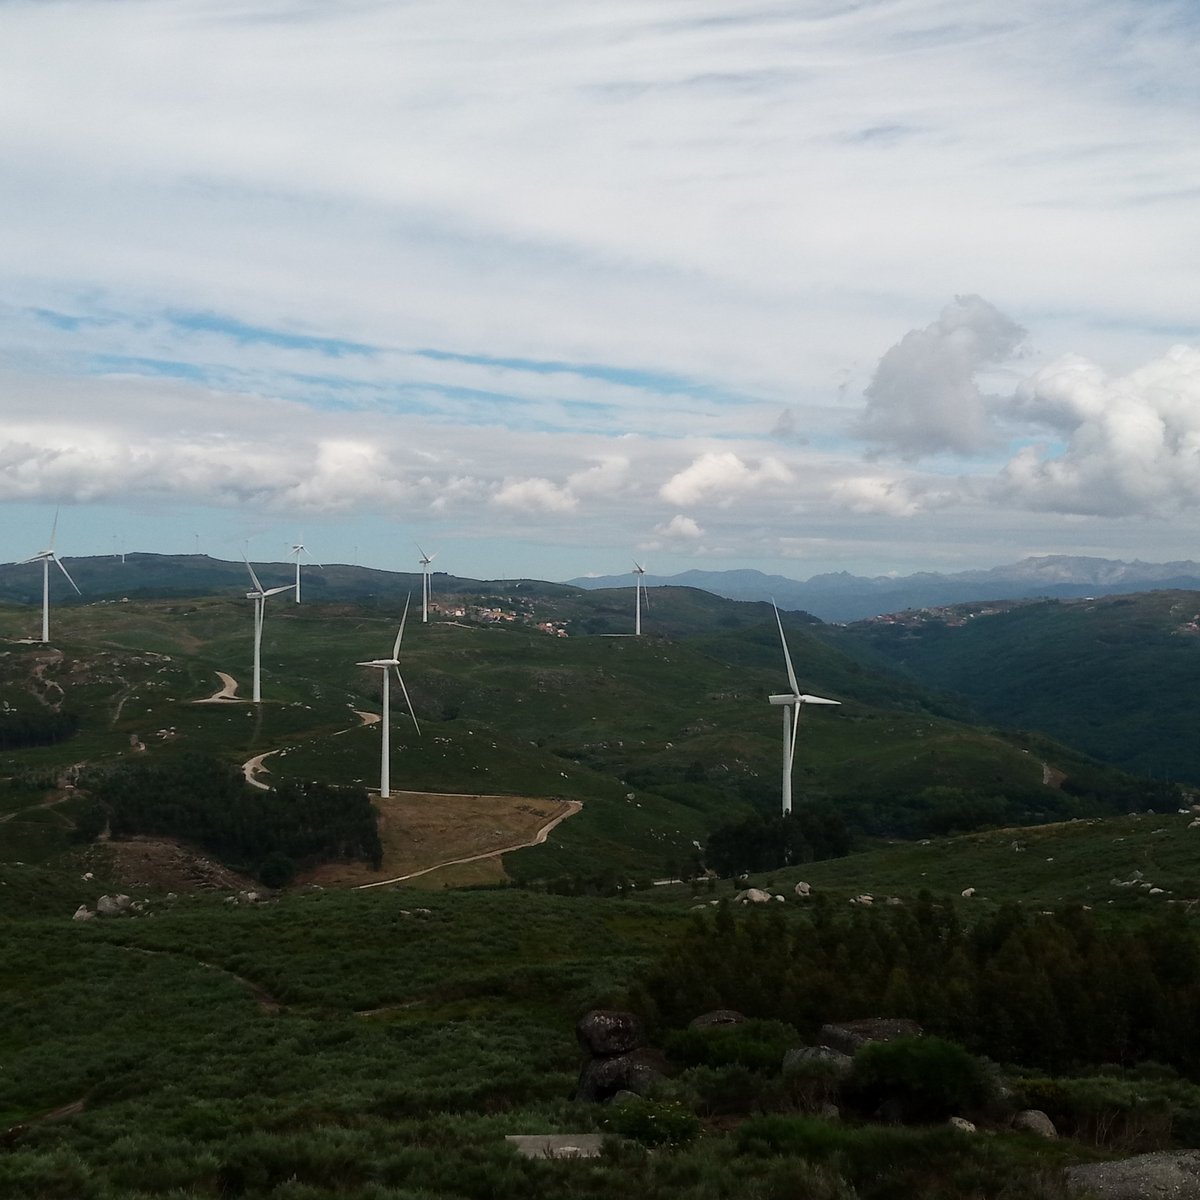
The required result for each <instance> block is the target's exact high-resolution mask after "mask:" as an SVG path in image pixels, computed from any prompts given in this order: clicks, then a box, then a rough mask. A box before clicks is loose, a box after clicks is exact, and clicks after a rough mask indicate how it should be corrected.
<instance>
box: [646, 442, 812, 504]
mask: <svg viewBox="0 0 1200 1200" xmlns="http://www.w3.org/2000/svg"><path fill="white" fill-rule="evenodd" d="M791 481H792V473H791V471H790V470H788V468H787V467H786V466H785V465H784V463H782V462H781V461H780V460H779V459H778V458H774V457H770V456H768V457H764V458H762V459H760V460H759V462H758V465H757V466H750V465H748V464H747V463H746V462H744V461H743V460H742V459H741V458H739V457H738V456H737V455H736V454H734V453H733V452H732V451H728V450H727V451H724V452H721V453H716V452H709V453H707V454H701V455H700V457H699V458H697V459H696V460H695V461H694V462H692V463H691V465H690V466H688V467H685V468H684V470H682V471H680V472H678V473H677V474H675V475H673V476H672V477H671V478H670V479H668V480H667V482H666V483H664V484H663V485H662V487H661V488H659V495H660V496H661V497H662V498H663V499H664V500H666V501H668V502H669V503H671V504H698V503H710V504H721V505H728V504H730V503H732V502H733V500H734V499H736V498H737V497H738V496H741V495H744V494H745V493H747V492H753V491H759V490H763V489H767V488H773V487H778V486H779V485H781V484H787V483H790V482H791Z"/></svg>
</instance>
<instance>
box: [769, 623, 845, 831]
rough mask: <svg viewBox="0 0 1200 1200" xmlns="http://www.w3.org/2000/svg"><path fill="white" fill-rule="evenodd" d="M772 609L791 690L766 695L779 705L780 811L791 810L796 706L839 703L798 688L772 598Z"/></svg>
mask: <svg viewBox="0 0 1200 1200" xmlns="http://www.w3.org/2000/svg"><path fill="white" fill-rule="evenodd" d="M771 607H772V608H774V609H775V624H776V625H778V626H779V641H780V642H781V644H782V645H783V661H784V662H785V663H786V664H787V673H788V683H790V684H791V685H792V690H791V691H790V692H787V693H785V694H784V695H780V696H768V697H767V699H768V700H769V701H770V703H772V704H781V705H783V811H784V813H785V814H786V813H790V812H791V811H792V763H793V762H794V761H795V758H796V734H797V732H798V730H799V727H800V710H801V709H802V708H803V707H804V706H805V705H806V704H841V701H840V700H826V699H825V698H824V697H823V696H810V695H809V694H808V693H807V692H802V691H801V690H800V685H799V684H798V683H797V682H796V672H795V669H794V668H793V667H792V656H791V654H790V652H789V651H788V644H787V638H786V637H784V636H783V621H781V620H780V618H779V609H778V608H777V607H776V605H775V601H774V600H772V601H771Z"/></svg>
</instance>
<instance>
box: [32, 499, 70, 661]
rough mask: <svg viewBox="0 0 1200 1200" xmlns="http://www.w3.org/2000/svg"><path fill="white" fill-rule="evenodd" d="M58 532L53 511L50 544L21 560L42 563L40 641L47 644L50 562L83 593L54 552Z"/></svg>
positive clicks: (48, 637) (56, 519)
mask: <svg viewBox="0 0 1200 1200" xmlns="http://www.w3.org/2000/svg"><path fill="white" fill-rule="evenodd" d="M57 533H58V512H57V511H55V513H54V524H53V525H52V526H51V527H50V545H48V546H47V547H46V549H45V550H39V551H38V553H37V554H35V555H34V556H33V557H32V558H26V559H22V560H21V561H22V562H27V563H35V562H40V563H41V564H42V641H43V642H45V643H47V644H49V642H50V564H51V563H55V564H56V565H57V566H58V569H59V570H60V571H61V572H62V573H63V574H64V575H66V577H67V582H68V583H69V584H70V585H71V586H72V587H73V588H75V591H76V592H78V593H79V595H81V596H82V595H83V593H82V592H80V591H79V588H78V586H77V585H76V583H75V580H73V579H72V578H71V576H70V574H69V573H68V571H67V568H66V567H64V566H63V564H62V559H61V558H59V557H58V555H57V554H55V553H54V537H55V534H57Z"/></svg>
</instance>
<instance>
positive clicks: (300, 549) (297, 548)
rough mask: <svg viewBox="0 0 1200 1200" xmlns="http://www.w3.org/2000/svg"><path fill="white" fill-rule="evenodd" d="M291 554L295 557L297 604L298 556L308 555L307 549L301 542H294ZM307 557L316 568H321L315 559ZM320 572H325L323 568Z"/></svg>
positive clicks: (298, 588) (298, 591) (298, 598)
mask: <svg viewBox="0 0 1200 1200" xmlns="http://www.w3.org/2000/svg"><path fill="white" fill-rule="evenodd" d="M292 553H293V554H294V555H295V556H296V603H297V604H299V603H300V556H301V555H302V554H308V548H307V547H306V546H305V545H304V543H303V542H296V543H295V545H293V546H292ZM308 557H309V560H310V561H311V562H312V563H314V564H315V565H316V566H318V567H321V564H320V563H319V562H317V560H316V559H315V558H313V556H312V555H311V554H308ZM321 570H322V571H323V570H325V568H324V567H321Z"/></svg>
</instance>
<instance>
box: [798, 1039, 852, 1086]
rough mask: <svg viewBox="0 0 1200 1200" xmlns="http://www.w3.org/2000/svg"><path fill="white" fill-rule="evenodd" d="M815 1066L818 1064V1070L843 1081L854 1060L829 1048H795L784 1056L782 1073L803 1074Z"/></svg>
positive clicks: (839, 1051)
mask: <svg viewBox="0 0 1200 1200" xmlns="http://www.w3.org/2000/svg"><path fill="white" fill-rule="evenodd" d="M815 1064H820V1066H819V1067H818V1069H821V1068H822V1067H823V1068H825V1069H826V1070H828V1072H829V1074H830V1075H832V1076H833V1077H834V1078H835V1079H845V1078H846V1076H847V1075H849V1074H850V1068H851V1067H852V1066H853V1065H854V1059H853V1058H851V1057H850V1055H849V1054H843V1053H842V1051H841V1050H834V1049H832V1048H831V1047H829V1046H797V1047H796V1048H795V1049H794V1050H789V1051H787V1053H786V1054H784V1056H783V1073H784V1075H793V1074H798V1073H803V1072H805V1071H807V1070H808V1069H809V1068H810V1067H812V1066H813V1065H815Z"/></svg>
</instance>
